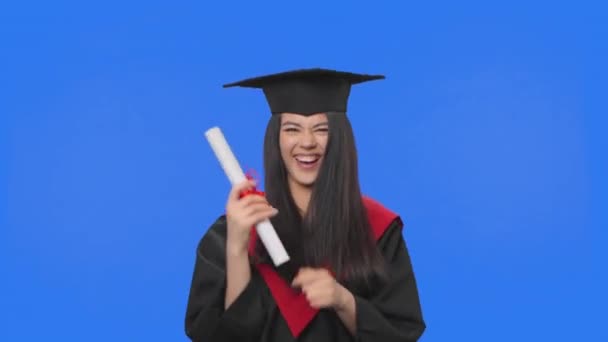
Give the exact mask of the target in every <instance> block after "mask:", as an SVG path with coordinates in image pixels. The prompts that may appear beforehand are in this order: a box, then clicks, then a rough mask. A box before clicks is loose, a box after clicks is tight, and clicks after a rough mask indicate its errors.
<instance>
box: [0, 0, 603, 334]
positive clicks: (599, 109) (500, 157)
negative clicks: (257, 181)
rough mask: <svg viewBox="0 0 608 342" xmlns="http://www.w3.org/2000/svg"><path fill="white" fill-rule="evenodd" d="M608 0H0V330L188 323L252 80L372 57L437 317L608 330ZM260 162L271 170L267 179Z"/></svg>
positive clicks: (368, 89)
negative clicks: (220, 148) (198, 262)
mask: <svg viewBox="0 0 608 342" xmlns="http://www.w3.org/2000/svg"><path fill="white" fill-rule="evenodd" d="M606 13H608V11H607V8H606V7H605V6H604V5H603V4H602V3H601V2H599V1H597V2H595V3H594V2H576V3H575V2H570V3H569V4H562V3H556V2H548V1H547V2H534V3H532V2H529V3H528V2H522V3H521V4H517V3H514V2H508V3H507V4H504V5H498V4H493V3H488V2H455V1H445V2H426V3H422V2H417V3H414V2H407V1H392V2H377V3H375V4H374V3H372V2H371V1H368V2H351V1H336V2H331V1H307V2H293V3H292V2H286V1H283V2H279V1H275V2H260V3H258V2H246V1H242V2H234V1H223V2H219V1H218V2H203V1H180V2H177V1H171V2H169V1H167V2H164V3H162V2H154V1H152V2H151V1H146V2H108V1H106V2H71V3H68V2H63V1H56V2H52V1H38V2H14V3H6V4H3V5H2V6H1V9H0V38H1V39H0V90H1V92H0V117H1V121H0V124H1V127H0V146H1V149H0V151H1V156H2V158H1V162H0V163H1V164H0V165H1V166H2V167H1V168H0V176H1V177H2V183H1V185H2V187H1V191H2V196H1V197H0V204H2V206H1V208H2V211H1V212H0V298H1V300H0V313H1V317H0V340H1V341H39V340H49V341H91V342H92V341H186V337H185V335H184V328H183V325H184V313H185V305H186V300H187V295H188V290H189V285H190V280H191V275H192V267H193V262H194V256H195V255H194V252H195V248H196V245H197V243H198V241H199V239H200V237H201V236H202V235H203V234H204V232H205V231H206V229H207V228H208V226H209V224H211V223H212V222H213V220H215V218H216V217H217V216H219V215H220V214H222V212H223V208H224V204H225V200H226V195H227V192H228V190H229V183H228V180H227V179H226V177H225V175H224V173H223V171H222V170H221V168H220V166H219V164H218V162H217V160H216V159H215V156H214V155H213V153H212V151H211V149H210V148H209V146H208V145H207V142H206V141H205V139H204V137H203V133H204V131H205V130H206V129H208V128H210V127H212V126H219V127H221V128H222V130H223V131H224V133H225V135H226V137H227V139H228V141H229V142H230V144H231V145H232V147H233V149H234V151H235V153H236V155H237V157H238V158H239V160H240V162H241V164H242V166H243V167H244V168H247V169H249V168H251V169H255V170H257V171H258V172H259V173H260V174H261V173H262V172H263V168H262V139H263V135H264V129H265V126H266V123H267V120H268V118H269V114H268V107H267V105H266V102H265V100H264V97H263V95H262V93H261V92H259V91H255V90H248V89H238V88H237V89H222V88H221V84H223V83H227V82H230V81H235V80H238V79H241V78H245V77H249V76H254V75H260V74H265V73H271V72H278V71H283V70H287V69H292V68H301V67H326V68H335V69H343V70H350V71H356V72H366V73H382V74H385V75H386V76H387V79H386V80H384V81H378V82H372V83H366V84H362V85H359V86H357V87H355V88H354V89H353V91H352V93H351V101H350V105H349V117H350V119H351V121H352V124H353V126H354V130H355V134H356V143H357V146H358V151H359V165H360V176H361V184H362V188H363V190H364V192H365V193H366V194H368V195H370V196H372V197H374V198H376V199H378V200H379V201H381V202H382V203H384V204H385V205H386V206H388V207H389V208H391V209H393V210H395V211H397V212H399V213H400V214H401V215H402V217H403V219H404V221H405V224H406V228H405V230H404V236H405V238H406V240H407V243H408V246H409V248H410V253H411V256H412V259H413V262H414V269H415V272H416V276H417V279H418V285H419V290H420V296H421V302H422V307H423V312H424V316H425V319H426V323H427V325H428V328H427V331H426V333H425V334H424V336H423V338H422V340H423V341H608V333H607V332H606V328H605V318H606V315H607V314H606V307H607V304H608V303H607V300H606V299H607V296H606V288H608V283H607V282H606V276H605V268H606V266H605V264H606V260H607V255H608V253H606V252H605V250H604V248H605V247H604V241H606V239H605V238H606V232H605V231H606V228H608V220H607V219H606V217H605V212H606V209H608V201H607V198H606V194H607V193H608V182H607V181H606V175H608V167H607V165H608V163H607V161H606V159H607V158H606V155H607V153H606V148H607V147H608V146H607V139H606V138H604V134H605V132H604V131H605V130H606V128H608V120H607V119H606V115H607V114H608V111H607V110H606V108H607V106H606V105H605V101H606V99H607V98H608V92H607V91H606V83H605V82H606V80H607V79H608V77H607V76H608V73H607V68H606V60H608V51H607V45H608V43H607V41H608V40H607V39H606V37H607V34H608V24H607V21H608V15H607V14H606ZM262 185H263V184H262Z"/></svg>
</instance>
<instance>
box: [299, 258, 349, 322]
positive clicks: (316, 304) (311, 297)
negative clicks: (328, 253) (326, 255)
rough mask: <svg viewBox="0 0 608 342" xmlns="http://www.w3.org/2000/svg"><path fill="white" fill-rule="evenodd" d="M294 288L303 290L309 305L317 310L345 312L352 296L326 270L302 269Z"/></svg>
mask: <svg viewBox="0 0 608 342" xmlns="http://www.w3.org/2000/svg"><path fill="white" fill-rule="evenodd" d="M292 286H293V287H298V288H300V289H301V290H302V292H303V293H304V295H305V296H306V299H307V300H308V303H309V304H310V306H312V307H313V308H315V309H322V308H333V309H335V310H337V311H340V310H343V309H344V308H345V307H346V306H347V303H348V301H349V297H350V296H352V294H351V293H350V291H348V290H347V289H346V288H345V287H343V286H342V285H340V283H338V282H337V281H336V279H335V278H334V277H333V276H332V275H331V273H330V272H329V271H328V270H326V269H324V268H308V267H305V268H302V269H300V271H299V272H298V274H297V275H296V277H295V278H294V280H293V282H292Z"/></svg>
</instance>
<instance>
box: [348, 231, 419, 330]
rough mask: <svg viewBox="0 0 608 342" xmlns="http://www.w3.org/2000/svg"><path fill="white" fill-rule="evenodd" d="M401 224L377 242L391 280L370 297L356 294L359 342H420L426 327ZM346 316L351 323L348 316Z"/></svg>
mask: <svg viewBox="0 0 608 342" xmlns="http://www.w3.org/2000/svg"><path fill="white" fill-rule="evenodd" d="M401 227H402V224H401V222H400V221H399V220H397V221H395V222H394V223H393V225H392V226H391V227H389V229H388V230H387V231H386V233H385V234H384V236H383V237H382V238H381V239H380V241H379V243H378V246H379V248H380V249H381V251H382V254H383V256H384V258H385V260H386V265H387V275H388V277H389V278H388V282H386V283H384V285H382V287H380V288H378V289H374V293H373V294H372V295H371V296H369V297H367V298H363V297H361V296H358V295H354V296H353V297H354V303H355V304H354V307H355V308H354V311H355V312H354V315H355V330H354V331H355V333H354V334H353V335H354V336H355V338H356V340H357V341H361V342H365V341H370V342H371V341H387V342H388V341H417V340H418V339H419V338H420V336H422V333H423V332H424V331H425V329H426V324H425V322H424V319H423V317H422V309H421V306H420V299H419V295H418V288H417V284H416V278H415V276H414V272H413V267H412V263H411V260H410V256H409V252H408V249H407V246H406V243H405V240H404V238H403V235H402V230H401ZM347 312H348V313H349V314H350V310H349V311H347ZM345 317H346V321H347V322H348V317H349V315H348V314H345Z"/></svg>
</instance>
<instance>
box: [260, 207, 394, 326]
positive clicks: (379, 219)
mask: <svg viewBox="0 0 608 342" xmlns="http://www.w3.org/2000/svg"><path fill="white" fill-rule="evenodd" d="M363 203H364V205H365V207H366V210H367V215H368V217H369V221H370V224H371V226H372V229H373V233H374V237H375V239H376V241H378V240H379V239H380V238H381V237H382V235H383V234H384V232H385V231H386V229H387V228H388V226H389V225H390V224H391V223H392V222H393V220H394V219H395V218H397V214H395V213H393V212H391V211H390V210H388V209H387V208H385V207H384V206H382V205H381V204H380V203H378V202H376V201H374V200H373V199H371V198H369V197H365V196H364V197H363ZM251 232H252V235H251V239H250V245H249V247H250V248H249V252H250V254H253V249H254V246H255V241H256V239H257V235H256V233H255V229H252V230H251ZM256 267H257V269H258V271H259V273H260V275H261V276H262V278H264V281H265V282H266V284H267V286H268V288H269V289H270V292H271V293H272V296H273V297H274V300H275V302H276V303H277V306H278V307H279V310H280V311H281V314H282V315H283V318H284V319H285V321H286V322H287V326H288V327H289V330H291V333H292V334H293V336H294V337H298V336H299V335H300V333H301V332H302V331H303V330H304V328H306V326H307V325H308V323H310V321H312V319H313V318H314V317H315V315H316V314H317V312H318V310H317V309H314V308H312V307H311V306H310V305H308V301H307V300H306V297H305V296H304V294H302V293H300V292H298V291H296V290H294V289H293V288H292V287H291V286H290V284H288V283H287V282H286V281H285V280H284V279H283V278H281V277H280V276H279V275H278V274H277V273H276V272H275V271H274V269H273V267H272V266H271V265H268V264H258V265H256Z"/></svg>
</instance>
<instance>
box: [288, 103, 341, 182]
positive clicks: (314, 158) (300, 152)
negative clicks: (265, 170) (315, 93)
mask: <svg viewBox="0 0 608 342" xmlns="http://www.w3.org/2000/svg"><path fill="white" fill-rule="evenodd" d="M328 136H329V126H328V122H327V115H325V114H324V113H319V114H314V115H310V116H304V115H299V114H292V113H283V114H282V115H281V129H280V134H279V145H280V149H281V157H282V158H283V162H284V163H285V167H286V168H287V175H288V181H289V183H290V184H292V185H299V186H304V187H310V186H312V185H313V184H314V182H315V180H316V179H317V175H318V173H319V169H320V167H321V163H322V162H323V157H324V156H325V147H326V146H327V138H328Z"/></svg>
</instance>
